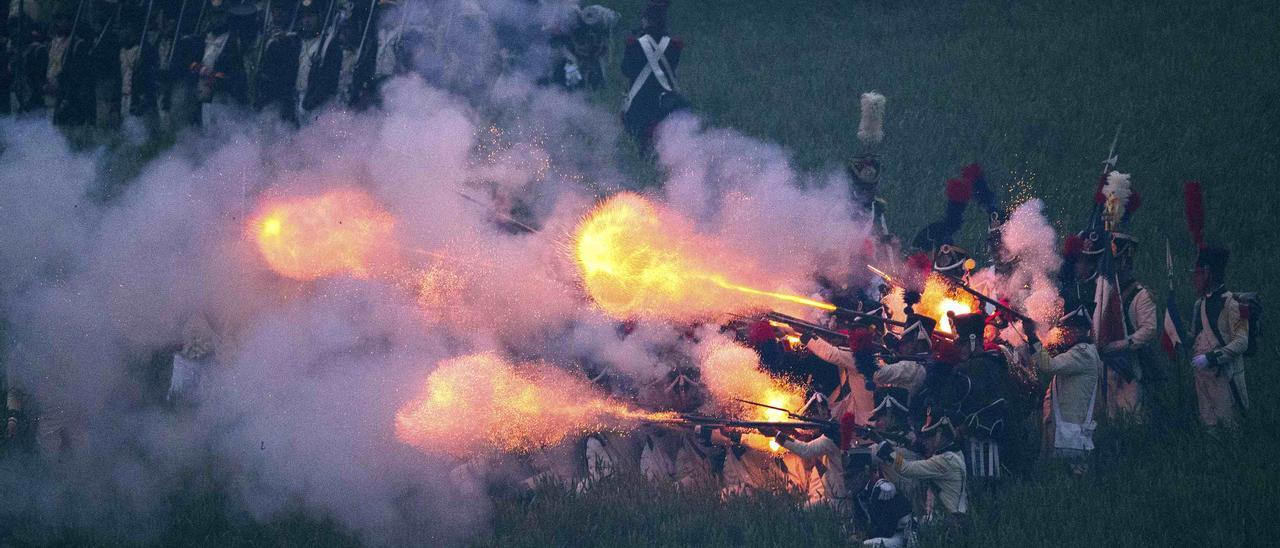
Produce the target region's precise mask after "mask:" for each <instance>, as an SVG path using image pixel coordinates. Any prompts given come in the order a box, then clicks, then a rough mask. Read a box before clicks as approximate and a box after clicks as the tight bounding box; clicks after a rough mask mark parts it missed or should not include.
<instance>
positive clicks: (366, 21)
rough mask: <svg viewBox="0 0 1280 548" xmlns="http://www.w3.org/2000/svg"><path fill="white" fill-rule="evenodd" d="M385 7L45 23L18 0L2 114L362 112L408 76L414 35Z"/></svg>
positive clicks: (403, 14)
mask: <svg viewBox="0 0 1280 548" xmlns="http://www.w3.org/2000/svg"><path fill="white" fill-rule="evenodd" d="M406 6H407V7H406V8H405V9H395V8H396V7H397V4H396V3H395V2H391V1H388V0H376V1H374V2H368V1H359V0H351V1H347V0H331V1H325V0H271V1H267V2H263V3H261V4H259V3H253V2H249V1H248V0H80V1H69V2H60V3H57V4H55V8H54V10H55V11H54V13H53V15H52V16H51V17H49V18H48V20H47V23H46V22H42V21H41V20H40V19H37V18H36V17H35V15H34V14H33V13H32V12H34V11H35V9H34V7H33V6H31V3H30V2H26V3H24V2H22V1H21V0H14V1H13V2H12V3H11V8H10V10H9V12H8V18H7V23H8V24H7V30H8V32H7V34H6V36H5V39H6V41H7V44H6V47H5V48H4V53H5V55H6V56H7V59H6V61H7V62H6V63H4V66H3V67H0V68H2V69H7V70H5V76H6V78H0V96H2V97H4V100H0V111H3V112H4V113H9V112H19V113H22V112H34V111H41V110H43V111H45V112H47V113H48V115H49V116H50V117H51V118H52V120H53V121H54V123H56V124H59V125H66V126H78V125H98V126H100V127H110V126H115V125H118V124H119V123H120V122H121V120H122V119H124V118H125V117H130V116H132V117H141V118H151V117H154V118H155V119H158V120H160V121H161V122H163V123H165V124H166V125H170V127H172V128H174V129H177V128H180V127H186V126H191V125H199V124H201V123H203V122H205V121H207V118H208V117H209V115H210V113H211V112H212V111H216V109H217V108H218V107H215V106H212V105H222V106H235V107H238V108H253V109H254V110H258V111H261V110H266V109H272V110H275V111H278V112H279V113H280V115H281V117H282V118H284V119H286V120H290V121H294V122H298V121H305V119H306V118H307V116H308V114H309V113H312V112H314V111H316V109H318V108H319V107H321V106H323V105H325V104H328V103H330V102H338V103H340V104H343V105H346V106H348V107H351V108H364V107H367V106H369V105H370V104H374V103H376V102H377V101H378V93H377V91H378V86H379V84H380V83H381V82H382V81H384V80H386V79H387V78H389V77H391V76H393V75H396V74H400V73H403V72H405V71H406V70H408V66H409V63H410V60H411V57H412V55H413V51H414V48H415V47H418V46H419V45H420V44H421V42H422V40H421V36H422V35H421V33H420V32H419V29H417V28H416V27H415V26H412V25H409V24H408V23H409V20H410V18H409V16H410V11H412V10H411V6H408V4H406Z"/></svg>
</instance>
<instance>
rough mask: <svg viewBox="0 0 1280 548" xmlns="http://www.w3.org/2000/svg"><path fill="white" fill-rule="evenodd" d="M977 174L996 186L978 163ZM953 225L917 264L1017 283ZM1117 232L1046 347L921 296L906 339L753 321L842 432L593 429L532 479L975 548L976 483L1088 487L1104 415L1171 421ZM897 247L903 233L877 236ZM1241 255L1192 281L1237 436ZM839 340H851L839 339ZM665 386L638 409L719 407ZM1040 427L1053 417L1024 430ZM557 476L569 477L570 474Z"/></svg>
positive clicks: (1203, 334) (690, 380)
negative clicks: (759, 507)
mask: <svg viewBox="0 0 1280 548" xmlns="http://www.w3.org/2000/svg"><path fill="white" fill-rule="evenodd" d="M855 164H856V166H851V174H853V175H852V176H851V180H852V181H853V184H855V185H857V188H856V189H855V190H857V192H855V193H854V196H855V199H857V200H859V202H860V203H866V202H872V203H874V204H876V205H875V207H874V208H867V209H868V210H869V211H873V212H874V213H875V214H874V215H873V216H872V218H871V222H872V226H874V227H883V226H884V225H885V223H884V220H883V215H884V202H883V201H882V200H878V199H876V198H874V193H875V192H874V191H875V183H876V180H877V179H878V171H879V164H878V161H877V160H876V159H875V158H874V157H869V156H867V157H861V158H859V159H858V160H856V162H855ZM966 171H967V172H969V174H970V176H971V177H975V178H976V177H980V176H981V175H980V173H981V171H980V169H972V166H971V168H970V169H967V170H966ZM869 196H870V197H869ZM953 213H954V212H953ZM993 218H994V219H995V220H996V222H993V223H992V225H991V234H992V236H993V237H992V239H991V242H989V243H990V244H991V245H992V246H998V245H999V241H1000V238H998V237H996V236H998V235H999V232H1000V231H1001V230H1003V229H1004V227H1003V221H1004V220H1005V219H1001V218H996V217H993ZM954 221H955V220H954V219H950V220H947V221H945V222H940V223H934V224H933V225H931V226H930V227H926V229H925V230H923V231H922V234H921V235H918V236H917V238H916V240H917V241H919V242H927V245H929V246H931V247H930V248H926V249H928V252H927V254H926V255H924V257H925V260H924V261H923V262H922V263H919V262H918V264H923V266H924V269H925V270H927V271H929V272H932V273H935V274H940V275H944V276H952V277H958V278H960V279H961V280H963V281H974V282H975V283H977V282H979V281H981V280H979V279H980V278H981V277H982V275H984V274H985V275H988V276H993V277H997V278H1000V277H1004V278H1008V277H1009V276H1012V275H1013V273H1014V271H1015V269H1014V268H1013V265H1012V264H1011V263H1012V262H1015V261H1016V260H1017V259H1016V258H1011V257H1007V256H1004V255H1001V254H1000V253H999V252H998V250H997V249H991V250H989V251H991V252H992V253H991V255H992V257H995V258H996V259H995V260H993V264H992V265H991V266H990V267H988V268H986V269H983V270H982V271H978V272H972V271H973V270H974V268H973V266H971V265H972V264H973V263H972V262H971V261H970V259H971V257H970V255H969V254H968V253H967V252H966V251H964V250H963V249H961V248H959V247H958V246H956V245H954V243H953V242H952V241H951V240H950V238H951V236H952V235H954V230H953V229H954V228H956V227H954V226H950V225H952V224H954ZM1112 228H1113V230H1111V231H1107V232H1108V233H1107V234H1105V235H1104V234H1100V233H1099V231H1097V230H1086V231H1082V232H1081V233H1079V234H1076V235H1073V236H1071V237H1069V238H1068V243H1067V244H1066V245H1065V246H1064V249H1063V251H1062V253H1063V255H1064V256H1065V259H1066V261H1065V263H1066V266H1065V267H1064V269H1063V277H1062V279H1061V285H1060V288H1059V295H1060V298H1061V299H1062V300H1063V302H1064V309H1065V310H1066V312H1065V313H1064V314H1063V315H1062V316H1061V317H1060V318H1058V319H1057V320H1056V321H1055V325H1054V326H1053V328H1052V329H1051V330H1049V336H1048V341H1047V342H1046V341H1041V340H1040V339H1039V337H1038V336H1037V334H1038V333H1043V331H1041V330H1039V329H1038V326H1037V325H1035V323H1034V322H1032V321H1031V320H1030V319H1029V318H1026V317H1022V316H1021V315H1019V314H1018V313H1017V311H1016V310H1015V311H1013V312H1006V311H1004V310H1001V309H1000V308H999V307H994V306H993V307H990V308H988V309H983V310H977V311H974V312H971V313H967V314H960V315H951V316H950V317H948V318H947V321H948V322H949V323H950V324H951V325H950V332H949V333H943V332H941V331H939V330H938V325H937V321H936V320H935V319H933V318H929V317H927V316H924V315H921V314H916V313H914V312H913V311H912V310H911V307H912V306H913V305H914V304H916V303H917V302H918V301H917V300H915V299H913V298H912V297H911V296H910V293H908V296H907V297H906V304H907V311H906V312H907V321H906V322H904V326H903V327H902V328H901V329H899V330H897V331H891V330H889V325H890V324H889V323H888V322H887V321H886V320H887V314H886V313H885V309H884V305H883V304H881V303H880V302H879V301H878V299H867V298H866V297H865V296H864V295H866V294H867V291H866V289H867V288H864V287H856V288H854V289H853V290H851V291H850V290H844V291H841V290H840V289H839V288H834V287H833V292H832V293H828V294H825V295H822V297H823V298H826V299H828V300H829V301H831V302H836V303H837V304H840V305H842V306H843V307H847V308H853V309H856V310H859V311H861V313H860V314H857V315H854V316H849V317H841V315H840V313H839V312H837V313H836V314H835V315H834V317H832V318H828V319H830V320H832V321H833V322H834V325H832V324H828V326H829V327H831V329H810V327H812V325H813V324H810V323H807V322H799V321H797V322H794V323H791V324H788V323H786V322H785V321H782V322H779V321H770V319H760V320H750V319H745V320H744V319H738V320H735V321H733V322H730V323H729V324H728V325H727V326H726V329H727V330H731V331H732V332H733V333H734V334H735V335H736V336H737V338H739V339H740V340H742V341H744V342H745V343H747V344H749V345H751V346H752V347H753V348H754V349H755V350H756V351H757V352H758V353H759V355H760V356H761V362H762V366H763V367H765V368H766V369H768V370H770V371H771V372H772V373H775V374H777V375H780V376H784V377H790V378H791V379H792V380H793V381H796V382H797V383H799V384H803V385H807V386H809V387H810V393H809V398H808V400H807V402H806V403H805V404H804V406H803V407H802V408H800V409H797V410H795V411H794V412H792V413H791V414H792V416H793V417H799V418H802V419H805V420H812V421H818V422H820V423H823V424H826V425H827V426H821V427H814V426H799V427H791V426H785V425H779V426H778V427H776V428H770V427H759V426H754V427H752V428H754V429H755V430H756V431H757V432H758V433H760V434H763V435H765V436H767V437H770V438H772V441H773V443H774V444H775V447H776V448H778V449H777V450H766V449H762V448H760V447H759V443H749V442H748V439H747V437H748V436H750V435H752V434H751V432H749V431H745V430H744V429H743V428H741V427H733V426H726V427H717V426H716V425H714V424H710V425H707V424H703V425H695V426H692V427H691V428H689V429H688V430H682V431H675V432H674V433H673V432H672V431H670V430H669V427H654V428H651V429H648V430H644V431H641V432H639V433H637V434H636V435H633V436H619V435H616V434H593V435H591V436H588V437H587V438H586V439H585V441H584V442H583V443H581V444H579V447H578V452H577V453H576V454H575V453H574V451H571V450H570V451H569V452H568V453H564V452H563V451H565V448H563V447H562V448H559V449H556V450H554V451H561V453H555V452H554V451H552V452H547V453H540V454H538V455H537V457H536V458H535V459H534V460H535V461H536V463H535V464H534V466H533V469H534V470H540V472H537V473H535V474H534V475H532V476H530V477H529V479H528V480H527V484H526V485H527V486H532V485H534V484H535V483H537V482H538V481H540V480H544V479H547V478H549V477H554V478H558V479H559V480H561V481H568V482H574V481H577V482H578V483H577V485H578V486H579V487H580V488H585V487H586V486H589V485H590V483H591V482H592V481H595V480H598V479H600V478H602V477H606V476H609V475H612V474H614V473H616V472H617V471H618V470H620V469H624V468H628V467H633V468H636V469H637V470H638V471H639V473H641V474H642V475H643V476H645V477H647V478H649V479H651V480H654V481H662V482H673V483H675V484H676V485H680V486H686V487H691V486H697V485H704V486H705V485H715V486H718V488H719V489H720V490H721V494H722V496H726V497H728V496H735V495H739V494H743V493H747V492H751V491H753V490H756V489H777V488H784V489H790V490H793V491H797V492H799V493H801V494H802V495H803V496H804V497H806V498H807V500H808V503H809V504H811V505H813V504H827V505H831V506H832V507H834V508H836V509H837V510H838V511H840V512H843V513H845V514H846V515H848V516H851V518H852V522H853V523H854V524H856V525H855V531H856V533H855V534H856V535H857V538H860V539H862V540H864V541H865V542H866V543H867V544H868V545H878V546H901V545H904V544H905V543H906V542H908V541H909V539H910V537H912V536H913V535H914V534H915V532H916V531H917V528H918V527H930V528H935V529H937V530H939V531H941V532H942V534H944V535H949V536H950V537H951V538H959V537H960V536H961V535H963V530H964V528H965V522H966V517H965V516H966V514H967V513H968V493H969V491H970V490H971V489H973V488H974V486H975V485H983V486H994V485H995V483H996V482H995V481H994V480H996V479H998V478H999V477H1000V476H1002V475H1003V474H1004V473H1006V472H1007V470H1008V469H1009V468H1010V467H1025V466H1028V465H1030V464H1031V463H1032V462H1033V461H1034V460H1035V459H1034V457H1035V456H1036V455H1037V454H1038V455H1039V456H1040V457H1041V459H1044V460H1047V461H1049V462H1058V463H1061V464H1062V466H1063V467H1064V468H1066V469H1067V470H1069V471H1070V472H1071V473H1073V474H1075V475H1080V474H1084V473H1086V472H1087V471H1088V469H1089V466H1090V462H1091V460H1092V459H1091V455H1092V452H1093V450H1094V445H1095V441H1094V431H1095V430H1096V428H1097V424H1098V422H1099V421H1100V419H1101V417H1103V416H1105V417H1108V418H1111V419H1115V420H1122V419H1123V420H1136V421H1142V420H1145V417H1146V416H1147V415H1148V413H1152V412H1158V409H1156V407H1157V404H1156V400H1155V399H1154V398H1150V397H1148V396H1147V395H1144V392H1154V390H1155V389H1156V388H1157V387H1158V386H1159V384H1158V383H1159V382H1161V381H1162V378H1163V377H1164V376H1165V375H1167V373H1165V372H1164V371H1163V367H1162V366H1161V365H1160V361H1159V360H1158V359H1156V358H1155V357H1153V356H1150V355H1149V353H1150V352H1151V351H1153V350H1154V348H1155V346H1156V344H1157V343H1156V340H1157V338H1158V336H1157V335H1158V331H1159V328H1158V327H1157V319H1156V317H1157V314H1156V308H1155V304H1154V300H1153V298H1152V296H1151V291H1150V290H1148V289H1147V288H1146V287H1145V286H1143V285H1142V284H1140V283H1139V282H1137V281H1136V279H1135V276H1134V271H1133V266H1134V265H1133V259H1134V252H1135V250H1136V246H1137V245H1138V242H1137V240H1136V238H1134V237H1133V236H1131V235H1128V234H1125V233H1121V232H1119V231H1118V230H1114V229H1115V228H1118V226H1115V227H1112ZM885 236H888V234H887V231H884V232H879V233H876V232H874V231H873V234H872V238H873V239H880V238H882V237H885ZM1104 238H1105V239H1106V240H1109V241H1108V243H1107V244H1106V245H1105V246H1104V245H1103V244H1101V243H1100V242H1102V241H1104ZM888 241H889V240H887V239H886V240H881V242H888ZM1227 259H1228V257H1227V254H1226V252H1225V251H1224V250H1222V249H1220V248H1215V247H1211V246H1204V247H1203V248H1202V249H1201V250H1200V252H1199V254H1198V256H1197V260H1196V268H1195V274H1194V285H1195V288H1196V290H1197V292H1198V294H1199V295H1200V296H1201V298H1200V299H1199V300H1198V301H1197V303H1196V305H1195V308H1194V311H1195V317H1196V318H1197V319H1196V320H1193V321H1195V324H1194V325H1195V328H1194V329H1193V337H1192V339H1191V340H1192V344H1191V348H1190V349H1191V350H1192V355H1193V356H1194V357H1193V358H1192V359H1191V364H1192V368H1193V370H1194V372H1195V373H1194V379H1195V386H1196V394H1197V403H1198V408H1199V410H1200V418H1201V420H1202V421H1203V423H1204V424H1205V425H1207V426H1230V425H1233V424H1235V423H1236V422H1237V421H1238V420H1239V418H1240V417H1241V415H1242V413H1243V412H1244V411H1245V409H1247V399H1245V398H1247V394H1246V393H1245V392H1244V390H1243V389H1244V378H1243V362H1242V361H1241V360H1242V356H1243V355H1244V354H1245V353H1246V348H1247V347H1248V345H1249V325H1248V321H1247V317H1246V316H1247V314H1248V312H1247V311H1248V307H1247V306H1246V305H1244V304H1242V303H1240V302H1237V299H1235V298H1234V297H1233V296H1232V294H1231V293H1229V292H1227V291H1226V290H1225V281H1226V266H1227ZM908 262H912V261H911V260H908ZM1108 262H1110V264H1107V263H1108ZM1106 279H1110V280H1112V283H1113V284H1114V290H1115V296H1116V297H1118V298H1117V299H1112V304H1111V306H1112V307H1113V308H1114V312H1116V313H1118V314H1114V313H1109V312H1108V311H1106V310H1104V308H1106V307H1107V305H1106V304H1105V303H1103V302H1100V301H1105V300H1106V298H1100V296H1101V295H1103V294H1104V293H1103V292H1102V291H1100V290H1099V289H1098V287H1099V284H1101V283H1103V281H1104V280H1106ZM1005 281H1007V280H1005ZM986 283H987V285H988V287H991V288H993V289H990V291H991V292H992V293H993V295H994V296H997V297H999V298H1000V299H1001V302H1003V303H1005V305H1010V303H1012V305H1013V306H1014V307H1015V308H1016V307H1018V306H1021V304H1022V302H1023V300H1024V299H1026V298H1027V294H1025V293H1023V294H1021V295H1002V294H1000V292H1002V291H1006V290H1011V291H1015V292H1018V291H1021V289H1019V288H1018V287H1017V286H1016V284H1008V283H997V282H992V281H991V280H987V281H986ZM871 285H872V286H874V285H876V284H875V283H872V284H871ZM999 288H1013V289H999ZM871 293H875V292H874V291H872V292H871ZM1108 315H1115V316H1116V318H1117V319H1119V320H1121V321H1122V322H1123V326H1122V328H1121V330H1120V331H1119V333H1120V334H1121V336H1106V335H1103V336H1102V337H1100V336H1099V334H1100V333H1103V332H1105V331H1106V329H1107V328H1106V327H1105V326H1104V325H1101V324H1100V323H1099V320H1100V319H1101V318H1103V317H1105V316H1108ZM776 317H782V318H785V317H784V316H780V315H778V316H776ZM815 321H822V320H820V319H819V320H815ZM835 329H841V330H846V331H847V333H848V334H847V336H837V337H832V336H830V335H831V333H833V332H834V330H835ZM1104 339H1105V340H1104ZM1014 341H1017V342H1014ZM815 360H816V361H815ZM833 366H834V367H833ZM602 377H604V375H603V374H597V375H596V376H594V377H593V379H595V380H599V379H600V378H602ZM1040 379H1044V380H1045V382H1043V383H1042V382H1041V380H1040ZM666 380H667V381H669V382H664V383H660V384H662V387H663V389H664V390H666V391H668V392H669V396H670V399H669V400H668V401H665V402H663V403H657V402H656V400H655V399H653V398H645V397H640V398H638V401H640V402H642V403H644V402H648V403H649V405H646V407H652V408H662V409H676V410H694V409H698V408H700V407H702V405H703V404H704V403H705V401H706V400H707V398H708V395H707V394H706V391H705V387H702V386H701V383H700V381H699V374H698V370H697V369H696V368H694V367H692V366H684V367H675V368H673V370H672V373H671V375H669V378H668V379H666ZM612 388H613V387H610V388H609V389H610V390H611V391H614V390H612ZM1029 417H1036V419H1037V420H1035V421H1026V420H1024V419H1025V418H1029ZM573 462H578V463H579V464H581V466H582V467H583V468H584V469H585V470H586V472H585V473H580V474H577V476H575V475H574V474H573V473H572V471H570V470H567V469H565V466H564V465H565V463H573ZM557 463H558V464H557ZM557 466H559V468H560V469H561V470H560V471H559V472H554V471H553V470H556V469H557ZM568 468H569V469H571V468H572V466H569V467H568ZM463 475H465V474H463ZM574 477H578V478H585V479H582V480H573V479H572V478H574ZM922 524H924V525H922Z"/></svg>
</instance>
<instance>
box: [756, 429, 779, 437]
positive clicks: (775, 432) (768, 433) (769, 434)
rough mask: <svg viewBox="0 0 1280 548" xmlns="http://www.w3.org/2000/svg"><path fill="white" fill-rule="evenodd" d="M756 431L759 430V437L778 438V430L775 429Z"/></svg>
mask: <svg viewBox="0 0 1280 548" xmlns="http://www.w3.org/2000/svg"><path fill="white" fill-rule="evenodd" d="M757 430H759V431H760V435H762V436H764V437H766V438H776V437H778V429H777V428H758V429H757Z"/></svg>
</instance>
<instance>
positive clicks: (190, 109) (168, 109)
mask: <svg viewBox="0 0 1280 548" xmlns="http://www.w3.org/2000/svg"><path fill="white" fill-rule="evenodd" d="M183 1H184V3H183V4H182V5H181V6H179V8H178V18H177V19H176V20H175V19H172V18H169V17H165V19H164V21H165V22H164V24H163V25H162V26H161V28H163V29H164V32H163V36H162V37H161V40H162V41H161V43H160V47H159V51H160V53H159V57H160V69H159V71H158V72H159V76H158V84H157V93H158V94H159V96H160V99H159V110H160V122H161V125H162V126H164V127H165V128H166V129H168V130H170V131H177V130H179V129H181V128H183V127H187V126H194V125H199V124H200V109H199V102H198V100H197V98H196V81H197V77H196V74H195V73H193V72H192V67H194V66H196V65H198V64H199V63H200V57H201V55H202V54H203V53H204V39H203V37H202V36H201V34H200V29H199V28H197V27H198V25H197V24H196V23H197V20H198V19H199V18H200V13H201V10H202V9H207V6H206V2H208V0H183Z"/></svg>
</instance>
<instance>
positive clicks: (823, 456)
mask: <svg viewBox="0 0 1280 548" xmlns="http://www.w3.org/2000/svg"><path fill="white" fill-rule="evenodd" d="M814 395H815V396H818V397H819V398H820V397H821V394H817V393H815V394H814ZM824 401H825V398H823V399H815V398H810V400H809V403H808V404H806V405H805V407H804V408H802V409H801V410H800V413H799V414H801V415H806V416H812V417H815V418H818V419H828V418H830V416H831V411H830V410H829V409H828V408H827V406H826V404H825V403H824ZM760 433H761V434H764V435H765V436H771V437H773V438H774V441H775V442H776V443H777V444H778V445H779V446H781V447H782V448H784V449H786V450H787V451H789V452H791V453H794V454H795V455H797V456H799V457H800V458H801V459H804V460H805V461H808V462H811V463H813V466H814V468H815V469H816V472H817V474H818V477H819V478H820V480H821V490H820V492H819V493H814V492H813V491H812V490H811V491H810V498H809V504H811V505H812V504H818V503H825V504H829V505H831V506H832V507H833V508H837V509H842V510H847V509H848V507H849V500H850V494H849V491H848V489H847V488H846V486H845V467H844V455H845V450H846V449H848V448H849V443H850V442H851V441H852V440H849V439H845V437H844V436H842V435H841V432H840V431H839V428H838V427H831V428H827V429H823V430H821V431H818V432H816V433H815V434H812V435H805V436H804V437H805V438H807V439H797V438H795V437H792V436H791V435H789V434H788V433H787V432H779V431H775V430H771V429H761V430H760ZM815 494H817V495H819V496H818V497H816V498H815V497H814V496H813V495H815Z"/></svg>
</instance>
